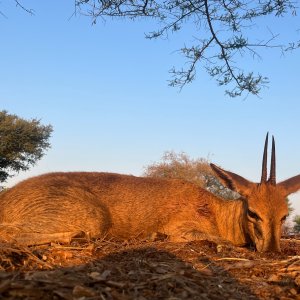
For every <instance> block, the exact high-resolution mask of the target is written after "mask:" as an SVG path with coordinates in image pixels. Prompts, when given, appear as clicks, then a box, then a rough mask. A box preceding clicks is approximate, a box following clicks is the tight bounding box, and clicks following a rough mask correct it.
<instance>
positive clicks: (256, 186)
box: [211, 134, 300, 252]
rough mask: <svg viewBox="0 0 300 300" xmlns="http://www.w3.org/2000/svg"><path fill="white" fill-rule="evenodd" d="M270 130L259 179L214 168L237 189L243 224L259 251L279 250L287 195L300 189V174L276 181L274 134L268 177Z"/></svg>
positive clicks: (227, 182)
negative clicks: (253, 180) (250, 179)
mask: <svg viewBox="0 0 300 300" xmlns="http://www.w3.org/2000/svg"><path fill="white" fill-rule="evenodd" d="M267 148H268V134H267V136H266V140H265V147H264V154H263V161H262V175H261V181H260V183H254V182H251V181H249V180H247V179H245V178H243V177H241V176H239V175H237V174H235V173H232V172H229V171H225V170H222V169H221V168H219V167H217V166H216V165H214V164H211V167H212V169H213V170H214V171H215V173H216V174H217V175H218V177H219V178H220V179H221V181H222V182H223V184H224V185H226V186H227V187H228V188H229V189H231V190H233V191H236V192H238V193H239V194H240V195H241V200H242V202H243V210H242V211H243V215H242V223H243V225H242V227H243V230H244V232H245V235H246V237H247V239H250V241H251V242H252V243H253V244H254V245H255V247H256V249H257V251H259V252H262V251H280V237H281V227H282V223H283V222H284V220H285V219H286V217H287V215H288V207H287V201H286V199H287V196H288V195H289V194H292V193H295V192H297V191H298V190H299V189H300V175H297V176H295V177H292V178H290V179H287V180H285V181H282V182H280V183H276V160H275V141H274V137H272V154H271V168H270V176H269V179H267Z"/></svg>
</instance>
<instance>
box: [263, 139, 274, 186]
mask: <svg viewBox="0 0 300 300" xmlns="http://www.w3.org/2000/svg"><path fill="white" fill-rule="evenodd" d="M268 138H269V133H267V136H266V140H265V148H264V155H263V161H262V172H261V181H260V183H270V184H271V185H276V157H275V140H274V136H272V153H271V168H270V177H269V180H267V160H268Z"/></svg>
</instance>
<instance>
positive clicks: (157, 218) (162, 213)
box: [0, 136, 300, 251]
mask: <svg viewBox="0 0 300 300" xmlns="http://www.w3.org/2000/svg"><path fill="white" fill-rule="evenodd" d="M267 143H268V136H267V138H266V142H265V150H264V157H263V168H262V178H261V182H260V183H259V184H255V183H252V182H250V181H248V180H246V179H244V178H243V177H241V176H239V175H236V174H234V173H231V172H228V171H225V170H222V169H221V168H219V167H217V166H215V165H213V164H212V165H211V166H212V168H213V170H214V171H215V172H216V174H217V175H218V176H219V178H220V179H221V180H222V181H223V182H224V183H225V184H226V185H227V187H229V188H230V189H232V190H234V191H237V192H238V193H239V194H240V195H241V198H240V199H238V200H231V201H229V200H223V199H220V198H218V197H216V196H215V195H213V194H211V193H209V192H208V191H206V190H204V189H201V188H199V187H197V186H196V185H194V184H192V183H189V182H186V181H183V180H177V179H172V180H171V179H170V180H164V179H154V178H142V177H134V176H129V175H119V174H110V173H83V172H75V173H70V172H69V173H50V174H45V175H41V176H38V177H34V178H31V179H28V180H25V181H23V182H21V183H19V184H17V185H16V186H14V187H13V188H11V189H9V190H7V191H5V192H3V193H1V195H0V207H1V209H0V238H2V239H4V240H9V241H16V242H18V243H22V244H26V245H33V244H42V243H48V242H51V241H58V242H69V241H70V240H71V238H72V237H74V236H76V235H78V234H80V233H85V234H86V235H88V236H90V237H94V238H96V237H102V236H108V237H117V238H121V239H130V238H146V237H149V236H151V235H152V234H155V233H163V234H166V235H168V236H169V238H170V240H171V241H189V240H197V239H203V238H214V237H217V238H221V239H226V240H229V241H231V242H232V243H234V244H235V245H240V246H242V245H246V244H254V245H255V246H256V248H257V250H258V251H270V250H271V251H272V250H274V251H280V245H279V240H280V235H281V225H282V222H283V221H284V219H285V218H286V216H287V214H288V209H287V204H286V197H287V195H289V194H291V193H293V192H296V191H297V190H298V189H299V188H300V175H298V176H296V177H293V178H291V179H288V180H286V181H283V182H281V183H279V184H276V180H275V144H274V139H273V145H272V159H271V160H272V162H271V171H270V178H269V180H267V166H266V164H267Z"/></svg>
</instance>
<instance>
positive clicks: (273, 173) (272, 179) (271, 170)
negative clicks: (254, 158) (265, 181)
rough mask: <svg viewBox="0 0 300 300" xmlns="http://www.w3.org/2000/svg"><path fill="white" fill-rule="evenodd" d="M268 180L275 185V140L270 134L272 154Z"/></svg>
mask: <svg viewBox="0 0 300 300" xmlns="http://www.w3.org/2000/svg"><path fill="white" fill-rule="evenodd" d="M269 182H270V183H271V185H276V155H275V140H274V136H272V154H271V168H270V178H269Z"/></svg>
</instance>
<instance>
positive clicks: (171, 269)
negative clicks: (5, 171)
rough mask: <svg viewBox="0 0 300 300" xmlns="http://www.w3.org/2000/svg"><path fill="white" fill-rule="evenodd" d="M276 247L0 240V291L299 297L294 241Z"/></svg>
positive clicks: (49, 295)
mask: <svg viewBox="0 0 300 300" xmlns="http://www.w3.org/2000/svg"><path fill="white" fill-rule="evenodd" d="M281 243H282V249H283V252H282V253H281V254H262V253H256V252H254V251H253V250H249V249H244V248H236V247H233V246H231V245H230V244H216V243H213V242H210V241H198V242H190V243H186V244H183V243H169V242H167V241H156V242H137V241H136V242H134V241H132V242H117V241H113V240H98V241H93V242H82V241H81V242H79V241H74V242H73V243H72V244H71V245H69V246H64V245H58V244H53V245H47V246H40V247H18V246H17V245H13V244H7V243H2V244H0V279H1V280H0V298H1V299H67V300H69V299H120V300H121V299H122V300H123V299H124V300H126V299H138V300H144V299H169V300H176V299H283V300H284V299H300V297H299V296H298V294H299V292H300V241H299V240H297V239H295V238H293V239H284V240H282V242H281Z"/></svg>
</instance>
